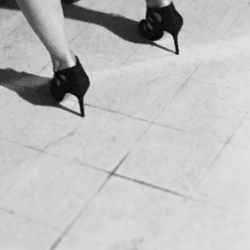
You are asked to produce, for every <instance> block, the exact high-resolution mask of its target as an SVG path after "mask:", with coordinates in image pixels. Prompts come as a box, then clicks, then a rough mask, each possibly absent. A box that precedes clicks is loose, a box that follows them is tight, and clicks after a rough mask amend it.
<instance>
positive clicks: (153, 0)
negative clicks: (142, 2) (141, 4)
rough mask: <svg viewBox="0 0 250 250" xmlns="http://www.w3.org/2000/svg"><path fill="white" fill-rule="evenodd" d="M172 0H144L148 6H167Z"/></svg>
mask: <svg viewBox="0 0 250 250" xmlns="http://www.w3.org/2000/svg"><path fill="white" fill-rule="evenodd" d="M171 2H172V1H171V0H146V3H147V6H148V7H153V8H154V7H156V8H160V7H165V6H168V5H169V4H170V3H171Z"/></svg>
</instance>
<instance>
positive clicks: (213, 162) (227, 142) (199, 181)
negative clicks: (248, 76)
mask: <svg viewBox="0 0 250 250" xmlns="http://www.w3.org/2000/svg"><path fill="white" fill-rule="evenodd" d="M248 113H249V111H247V112H246V113H245V115H244V117H243V118H242V119H241V120H240V122H239V123H238V125H237V127H236V128H235V129H234V131H233V132H232V134H231V136H230V137H229V138H228V139H227V141H226V142H225V143H224V145H223V146H222V148H221V150H220V151H219V153H218V154H217V156H216V157H215V159H214V160H213V161H212V162H211V164H210V165H209V167H208V168H207V170H206V171H204V173H203V174H202V175H201V176H200V178H199V179H198V180H197V183H196V185H194V188H193V190H192V191H191V192H190V195H191V196H192V195H193V194H194V193H195V190H196V189H197V188H198V187H199V185H200V184H201V182H202V180H203V179H204V178H205V176H206V175H207V174H208V172H209V171H210V170H211V169H212V168H213V166H214V164H215V163H216V162H217V160H218V159H219V157H220V156H221V154H222V153H223V152H224V150H225V148H226V147H227V146H228V145H230V141H231V139H232V138H233V136H234V135H235V133H236V132H237V131H238V129H239V128H240V126H241V124H242V123H243V121H244V120H245V119H246V117H247V116H248Z"/></svg>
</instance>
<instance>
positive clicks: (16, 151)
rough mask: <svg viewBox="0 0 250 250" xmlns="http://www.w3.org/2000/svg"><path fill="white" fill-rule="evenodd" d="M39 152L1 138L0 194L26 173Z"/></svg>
mask: <svg viewBox="0 0 250 250" xmlns="http://www.w3.org/2000/svg"><path fill="white" fill-rule="evenodd" d="M37 155H38V152H37V151H35V150H33V149H31V148H27V147H22V146H20V145H17V144H14V143H10V142H7V141H4V140H1V139H0V194H1V195H2V193H4V192H5V191H6V190H7V189H8V188H9V187H10V185H13V184H14V183H15V182H16V181H18V178H19V177H20V176H22V175H24V174H25V173H26V170H27V169H28V168H29V167H30V163H31V162H32V161H33V160H34V158H35V157H37Z"/></svg>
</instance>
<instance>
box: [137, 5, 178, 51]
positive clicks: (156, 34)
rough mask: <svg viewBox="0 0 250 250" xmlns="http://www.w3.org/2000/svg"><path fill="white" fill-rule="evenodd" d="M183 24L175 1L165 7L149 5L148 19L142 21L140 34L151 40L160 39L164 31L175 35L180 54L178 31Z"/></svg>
mask: <svg viewBox="0 0 250 250" xmlns="http://www.w3.org/2000/svg"><path fill="white" fill-rule="evenodd" d="M182 26H183V18H182V16H181V15H180V13H179V12H178V11H177V10H176V9H175V6H174V4H173V2H171V3H170V4H169V5H167V6H164V7H159V8H157V7H147V13H146V19H144V20H142V21H140V23H139V26H138V28H139V32H140V34H141V35H142V36H143V37H144V38H146V39H148V40H150V41H156V40H158V39H160V38H161V37H162V36H163V34H164V31H166V32H168V33H170V34H171V35H172V36H173V39H174V43H175V50H176V54H179V45H178V33H179V31H180V30H181V28H182Z"/></svg>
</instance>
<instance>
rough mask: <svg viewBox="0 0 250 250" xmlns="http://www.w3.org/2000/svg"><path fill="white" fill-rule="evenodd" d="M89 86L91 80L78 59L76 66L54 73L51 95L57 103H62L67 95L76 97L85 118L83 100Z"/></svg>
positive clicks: (51, 82)
mask: <svg viewBox="0 0 250 250" xmlns="http://www.w3.org/2000/svg"><path fill="white" fill-rule="evenodd" d="M89 85H90V82H89V78H88V76H87V74H86V72H85V71H84V69H83V67H82V65H81V63H80V61H79V59H78V57H76V65H75V66H73V67H70V68H67V69H63V70H59V71H56V72H54V77H53V79H52V80H51V81H50V93H51V95H52V96H53V97H54V99H55V100H56V101H57V102H61V101H62V100H63V98H64V96H65V95H66V94H67V93H69V94H72V95H74V96H76V97H77V99H78V102H79V106H80V111H81V116H82V117H84V115H85V114H84V101H83V98H84V95H85V94H86V92H87V90H88V88H89Z"/></svg>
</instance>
